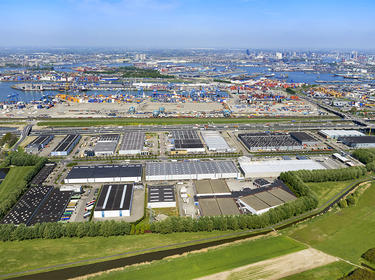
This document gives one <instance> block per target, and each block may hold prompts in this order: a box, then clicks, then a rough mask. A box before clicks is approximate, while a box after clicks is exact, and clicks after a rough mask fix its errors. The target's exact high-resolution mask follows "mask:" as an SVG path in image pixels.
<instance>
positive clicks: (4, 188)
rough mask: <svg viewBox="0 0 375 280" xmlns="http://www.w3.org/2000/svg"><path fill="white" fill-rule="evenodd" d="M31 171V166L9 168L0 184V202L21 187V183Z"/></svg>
mask: <svg viewBox="0 0 375 280" xmlns="http://www.w3.org/2000/svg"><path fill="white" fill-rule="evenodd" d="M32 169H33V166H15V167H11V168H10V170H9V172H8V174H7V176H6V177H5V179H4V181H3V182H2V183H1V184H0V202H2V201H3V199H5V198H6V197H7V196H8V194H9V193H11V192H13V191H15V190H17V189H18V187H20V186H21V187H23V186H24V184H23V182H24V181H25V178H26V176H27V174H28V173H29V172H30V171H31V170H32Z"/></svg>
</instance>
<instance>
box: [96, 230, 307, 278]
mask: <svg viewBox="0 0 375 280" xmlns="http://www.w3.org/2000/svg"><path fill="white" fill-rule="evenodd" d="M305 248H306V247H305V246H304V245H302V244H300V243H298V242H295V241H293V240H291V239H289V238H287V237H283V236H278V237H266V238H261V239H256V240H250V241H244V242H241V243H238V244H233V245H229V246H224V247H219V248H216V249H209V250H208V251H206V252H201V253H191V254H187V255H184V256H181V257H177V258H170V259H165V260H161V261H156V262H153V263H150V264H145V265H139V266H132V267H128V268H125V269H124V270H121V271H114V272H110V273H104V274H102V275H100V276H97V277H94V278H93V279H133V280H135V279H155V280H157V279H163V280H167V279H180V280H183V279H194V278H197V277H202V276H206V275H211V274H214V273H218V272H221V271H226V270H230V269H233V268H236V267H240V266H244V265H247V264H251V263H255V262H258V261H262V260H266V259H270V258H274V257H278V256H281V255H285V254H288V253H292V252H296V251H299V250H302V249H305Z"/></svg>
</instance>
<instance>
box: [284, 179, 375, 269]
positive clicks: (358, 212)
mask: <svg viewBox="0 0 375 280" xmlns="http://www.w3.org/2000/svg"><path fill="white" fill-rule="evenodd" d="M374 210H375V183H372V184H371V187H369V188H368V189H367V190H366V191H365V192H364V193H363V194H362V195H361V196H360V198H359V200H358V202H357V205H356V206H354V207H350V208H345V209H342V210H340V211H331V212H329V213H327V214H325V215H322V216H319V217H315V218H313V219H312V220H310V221H308V222H306V223H302V224H300V225H298V226H296V227H295V228H292V229H289V230H287V231H289V235H290V236H291V237H292V238H295V239H296V240H299V241H301V242H304V243H307V244H309V245H311V246H312V247H314V248H316V249H319V250H322V251H323V252H326V253H328V254H331V255H333V256H338V257H341V258H343V259H346V260H349V261H351V262H353V263H357V264H358V263H360V256H361V255H362V254H363V253H364V252H365V251H366V250H368V249H369V248H372V247H375V238H374V236H375V211H374Z"/></svg>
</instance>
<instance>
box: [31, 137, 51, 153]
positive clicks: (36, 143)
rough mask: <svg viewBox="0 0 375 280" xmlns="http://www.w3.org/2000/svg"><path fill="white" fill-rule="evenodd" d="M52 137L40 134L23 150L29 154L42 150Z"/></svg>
mask: <svg viewBox="0 0 375 280" xmlns="http://www.w3.org/2000/svg"><path fill="white" fill-rule="evenodd" d="M52 139H53V135H40V136H38V137H37V138H35V139H34V140H33V141H32V142H31V143H30V144H29V145H27V146H26V147H25V151H26V152H27V153H30V154H36V153H38V152H39V151H40V150H42V149H43V148H44V147H45V146H47V145H48V143H49V142H50V141H51V140H52Z"/></svg>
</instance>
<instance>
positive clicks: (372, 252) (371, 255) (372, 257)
mask: <svg viewBox="0 0 375 280" xmlns="http://www.w3.org/2000/svg"><path fill="white" fill-rule="evenodd" d="M361 257H362V258H364V259H365V260H366V261H368V262H370V263H373V264H375V248H371V249H368V250H367V251H366V252H365V253H363V254H362V256H361Z"/></svg>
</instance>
